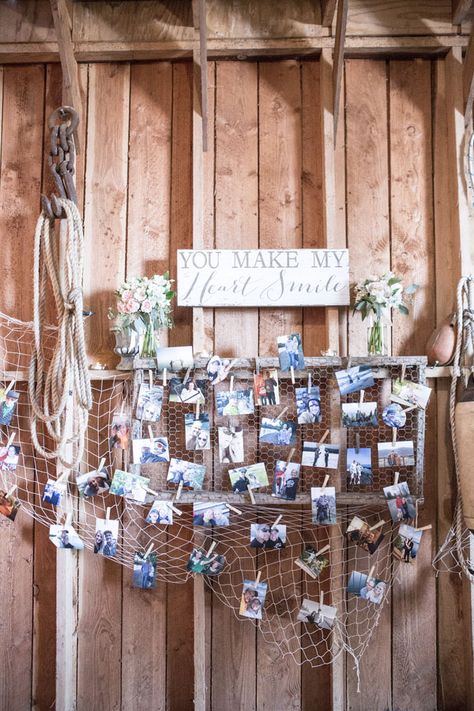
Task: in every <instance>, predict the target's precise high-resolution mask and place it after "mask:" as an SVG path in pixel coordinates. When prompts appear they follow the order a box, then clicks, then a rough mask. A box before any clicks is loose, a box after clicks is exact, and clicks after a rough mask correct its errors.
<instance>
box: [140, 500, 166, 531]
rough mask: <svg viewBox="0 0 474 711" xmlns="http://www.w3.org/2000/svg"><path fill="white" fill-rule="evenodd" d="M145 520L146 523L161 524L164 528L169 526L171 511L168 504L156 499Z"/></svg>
mask: <svg viewBox="0 0 474 711" xmlns="http://www.w3.org/2000/svg"><path fill="white" fill-rule="evenodd" d="M145 520H146V522H147V523H156V524H162V525H164V526H168V525H171V524H172V523H173V509H172V508H171V506H170V502H169V501H162V500H161V499H156V500H155V501H154V502H153V504H152V507H151V509H150V510H149V511H148V514H147V517H146V519H145Z"/></svg>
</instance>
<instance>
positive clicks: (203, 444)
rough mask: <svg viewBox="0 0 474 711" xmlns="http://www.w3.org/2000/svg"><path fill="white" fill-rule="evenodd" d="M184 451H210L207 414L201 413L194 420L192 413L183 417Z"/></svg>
mask: <svg viewBox="0 0 474 711" xmlns="http://www.w3.org/2000/svg"><path fill="white" fill-rule="evenodd" d="M184 429H185V439H186V449H191V450H196V449H210V448H211V442H210V427H209V414H208V413H207V412H201V414H200V415H199V417H197V418H196V416H195V414H194V413H192V412H189V413H187V414H186V415H185V416H184Z"/></svg>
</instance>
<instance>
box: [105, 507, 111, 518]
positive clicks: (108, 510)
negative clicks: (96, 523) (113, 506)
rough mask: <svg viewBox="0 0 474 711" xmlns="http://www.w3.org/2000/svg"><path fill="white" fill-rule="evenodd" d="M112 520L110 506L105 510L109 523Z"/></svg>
mask: <svg viewBox="0 0 474 711" xmlns="http://www.w3.org/2000/svg"><path fill="white" fill-rule="evenodd" d="M109 519H110V506H107V508H106V509H105V520H106V521H108V520H109Z"/></svg>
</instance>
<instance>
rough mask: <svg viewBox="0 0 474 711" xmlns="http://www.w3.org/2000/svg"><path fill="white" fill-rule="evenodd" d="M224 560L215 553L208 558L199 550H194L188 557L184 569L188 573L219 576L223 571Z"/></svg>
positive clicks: (204, 552)
mask: <svg viewBox="0 0 474 711" xmlns="http://www.w3.org/2000/svg"><path fill="white" fill-rule="evenodd" d="M224 565H225V558H224V556H223V555H219V554H217V553H214V554H211V555H210V556H208V555H207V554H206V551H204V550H202V549H201V548H194V549H193V551H192V553H191V555H190V556H189V560H188V564H187V566H186V569H187V570H189V572H190V573H202V574H203V575H211V576H212V575H219V573H221V572H222V571H223V569H224Z"/></svg>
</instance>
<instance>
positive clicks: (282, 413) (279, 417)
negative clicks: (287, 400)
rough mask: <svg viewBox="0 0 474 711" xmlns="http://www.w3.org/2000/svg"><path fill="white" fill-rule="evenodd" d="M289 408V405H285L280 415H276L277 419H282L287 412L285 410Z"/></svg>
mask: <svg viewBox="0 0 474 711" xmlns="http://www.w3.org/2000/svg"><path fill="white" fill-rule="evenodd" d="M287 410H288V406H286V407H284V408H283V410H282V411H281V412H280V414H279V415H278V417H276V418H275V419H277V420H281V418H282V417H283V415H284V414H285V412H286V411H287Z"/></svg>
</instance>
